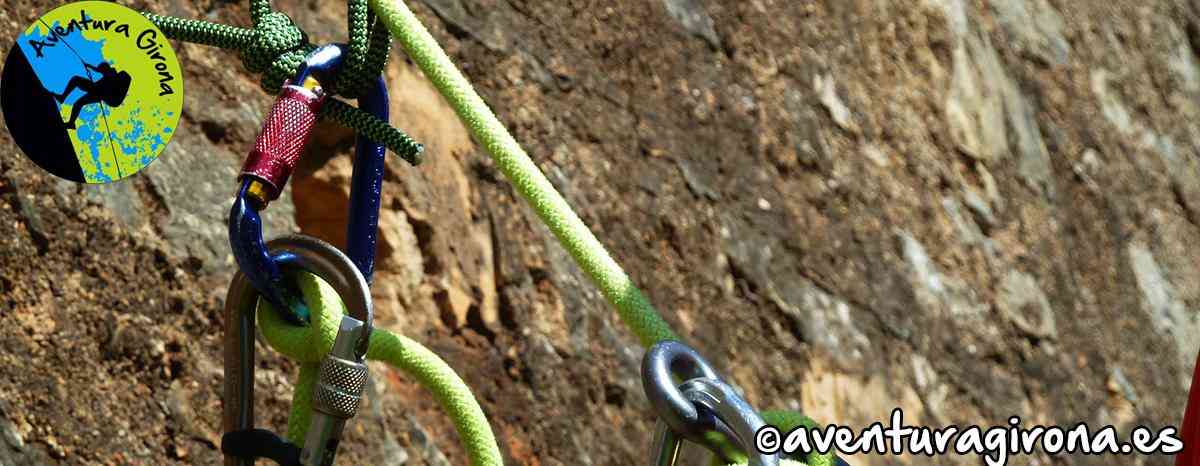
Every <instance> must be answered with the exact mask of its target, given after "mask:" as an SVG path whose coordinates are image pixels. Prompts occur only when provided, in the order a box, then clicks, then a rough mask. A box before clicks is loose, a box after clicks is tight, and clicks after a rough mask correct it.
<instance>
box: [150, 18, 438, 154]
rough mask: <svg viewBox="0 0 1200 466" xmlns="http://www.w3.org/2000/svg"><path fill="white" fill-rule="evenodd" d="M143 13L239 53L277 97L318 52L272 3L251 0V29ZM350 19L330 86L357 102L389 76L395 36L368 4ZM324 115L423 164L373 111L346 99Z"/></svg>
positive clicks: (330, 104) (171, 29) (176, 33)
mask: <svg viewBox="0 0 1200 466" xmlns="http://www.w3.org/2000/svg"><path fill="white" fill-rule="evenodd" d="M142 14H143V15H144V16H145V17H146V18H147V19H149V20H150V21H151V22H153V23H154V24H155V25H156V26H158V28H159V29H161V30H162V31H163V33H164V34H166V36H167V37H168V38H171V39H175V40H182V41H185V42H195V43H198V44H203V45H209V46H213V47H220V48H225V49H233V50H237V51H238V52H239V55H240V56H241V58H242V63H243V64H244V65H245V66H246V69H247V70H249V71H251V72H253V73H257V74H262V79H261V82H260V85H261V86H262V88H263V90H265V91H266V92H268V93H271V94H276V93H278V92H279V90H280V87H281V86H282V85H283V83H284V82H285V81H287V80H288V79H290V78H291V77H292V76H295V74H296V71H297V70H298V69H299V67H300V65H301V64H302V63H304V59H305V57H307V56H308V54H309V53H311V52H312V51H313V49H315V48H316V47H315V46H314V45H313V44H311V43H309V42H308V38H307V36H305V34H304V32H303V31H301V30H300V28H299V27H297V26H296V25H295V23H293V22H292V20H291V19H290V18H288V16H287V15H285V14H283V13H280V12H275V11H271V6H270V3H269V2H268V1H267V0H251V2H250V18H251V22H252V23H253V27H252V28H249V29H247V28H241V27H236V26H229V25H224V24H217V23H212V22H208V21H200V20H194V19H185V18H175V17H170V16H161V15H157V14H154V13H148V12H143V13H142ZM349 17H350V21H349V27H348V28H349V39H350V40H349V43H348V45H347V50H346V57H345V59H344V60H343V66H342V69H341V70H340V71H339V73H338V77H337V79H336V80H335V82H333V83H328V84H327V86H326V87H327V90H328V91H329V92H331V93H333V94H335V95H341V96H344V97H349V98H356V97H357V96H359V95H360V94H361V93H362V91H363V89H365V87H366V85H367V84H369V83H370V82H371V80H373V79H374V78H375V77H377V76H379V75H380V74H381V73H382V72H383V69H384V66H385V65H386V63H387V58H388V54H389V52H390V48H391V37H389V36H388V34H387V29H386V28H385V27H384V26H383V24H382V23H381V22H379V21H378V20H377V19H376V18H375V16H374V14H373V13H371V11H370V8H369V5H368V3H367V0H350V2H349ZM321 116H322V118H328V119H332V120H333V121H336V122H338V123H339V124H341V125H343V126H345V127H347V128H350V129H352V130H354V131H355V132H357V133H359V134H361V135H363V136H366V137H367V138H369V139H371V140H374V141H379V142H380V143H382V144H384V145H385V146H387V148H388V149H391V151H392V152H393V153H395V154H396V155H399V156H400V157H401V158H403V159H404V160H406V161H408V162H409V163H413V164H417V163H420V161H421V158H420V154H421V151H422V146H421V144H418V143H417V142H416V141H413V140H412V138H410V137H408V135H406V134H404V133H403V132H401V131H400V130H398V129H396V128H394V127H392V126H391V125H389V124H388V123H387V122H386V121H383V120H380V119H379V118H377V117H375V116H374V115H372V114H370V113H367V112H364V111H362V110H360V109H358V108H356V107H353V106H350V105H348V104H346V103H345V102H342V101H340V100H337V99H328V100H327V101H326V104H325V105H324V107H323V108H322V109H321Z"/></svg>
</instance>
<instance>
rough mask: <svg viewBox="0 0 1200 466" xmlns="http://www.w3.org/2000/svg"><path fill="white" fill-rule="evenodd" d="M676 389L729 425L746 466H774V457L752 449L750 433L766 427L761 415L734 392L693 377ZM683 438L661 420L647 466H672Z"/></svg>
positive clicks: (727, 387) (723, 384)
mask: <svg viewBox="0 0 1200 466" xmlns="http://www.w3.org/2000/svg"><path fill="white" fill-rule="evenodd" d="M679 390H680V391H681V392H682V393H683V396H684V397H685V398H687V399H688V401H690V402H692V403H694V404H695V405H696V406H698V407H703V408H704V409H706V410H708V411H710V412H712V413H713V414H714V415H715V416H716V417H717V419H720V420H721V422H723V423H725V425H727V426H729V428H730V430H731V431H733V434H734V436H733V438H732V440H734V441H735V442H736V443H737V445H738V446H739V447H741V449H742V451H745V452H746V454H747V456H749V458H750V462H749V465H748V466H778V465H779V455H778V454H766V453H760V452H759V451H758V450H757V449H756V448H755V447H754V434H755V433H757V432H758V430H759V429H762V428H763V427H765V426H766V425H767V423H766V421H764V420H763V418H762V416H759V415H758V412H757V411H755V410H754V408H752V407H750V404H749V403H746V400H745V399H743V398H742V397H741V396H740V395H738V394H737V392H736V391H734V389H733V387H731V386H729V384H727V383H725V382H722V381H720V380H715V379H707V378H695V379H691V380H688V381H687V382H684V383H683V384H682V385H680V386H679ZM683 440H684V437H682V436H681V435H679V434H678V433H676V432H675V431H674V430H672V429H671V427H670V426H668V425H667V423H666V422H663V421H662V420H661V419H660V420H659V421H658V422H657V425H656V428H655V432H654V447H653V448H654V450H653V451H654V452H655V454H654V456H653V457H652V458H651V466H675V463H676V462H677V461H678V460H679V452H680V450H681V447H682V445H683Z"/></svg>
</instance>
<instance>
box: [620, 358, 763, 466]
mask: <svg viewBox="0 0 1200 466" xmlns="http://www.w3.org/2000/svg"><path fill="white" fill-rule="evenodd" d="M675 377H680V378H682V379H684V380H685V381H684V382H683V383H682V384H679V385H676V384H675V382H674V378H675ZM642 384H643V387H644V389H645V390H646V397H647V398H648V399H649V400H650V404H651V405H652V406H653V407H654V409H655V411H656V413H657V414H658V416H659V420H658V422H657V423H656V427H655V434H654V447H653V448H654V450H653V452H654V454H653V456H652V457H651V465H652V466H674V465H675V463H676V462H677V461H678V459H679V453H680V448H681V446H682V443H683V441H684V440H689V441H691V442H694V443H698V444H701V445H703V446H705V447H706V448H708V449H710V450H712V451H713V452H714V453H716V454H720V452H718V451H717V450H716V447H715V446H714V445H711V444H709V443H708V442H707V441H706V439H705V437H704V435H705V434H706V433H709V432H719V433H720V434H722V435H723V436H724V437H725V438H727V439H730V440H732V441H733V442H735V443H736V444H737V445H738V446H739V447H741V449H742V450H743V451H745V452H746V453H747V455H748V456H749V457H750V466H777V465H778V464H779V456H778V455H768V454H763V453H759V452H758V451H757V449H755V448H754V435H755V433H757V432H758V430H759V429H761V428H762V427H764V426H765V425H766V422H765V421H763V419H762V417H761V416H759V414H758V412H757V411H755V410H754V408H752V407H751V406H750V404H749V403H747V402H746V400H745V399H743V398H742V397H741V396H740V395H738V394H737V391H735V390H734V389H733V387H731V386H729V384H726V383H725V382H723V381H721V378H720V376H718V375H717V372H716V370H715V369H714V368H713V367H712V365H710V364H709V363H708V361H706V360H705V359H704V357H703V356H701V355H700V353H699V352H697V351H696V350H695V349H693V348H692V347H690V346H688V345H685V344H683V343H681V342H678V341H663V342H660V343H658V344H655V345H654V346H652V347H650V349H649V350H647V351H646V355H645V357H644V358H643V359H642Z"/></svg>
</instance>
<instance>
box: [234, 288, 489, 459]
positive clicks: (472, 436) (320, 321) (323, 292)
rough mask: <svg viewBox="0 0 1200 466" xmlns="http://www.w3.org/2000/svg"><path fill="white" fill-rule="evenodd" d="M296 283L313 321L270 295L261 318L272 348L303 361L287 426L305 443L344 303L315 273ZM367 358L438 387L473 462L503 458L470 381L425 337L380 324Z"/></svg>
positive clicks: (293, 437) (439, 397)
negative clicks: (292, 318) (286, 315)
mask: <svg viewBox="0 0 1200 466" xmlns="http://www.w3.org/2000/svg"><path fill="white" fill-rule="evenodd" d="M296 284H297V285H299V287H300V291H301V293H303V295H304V302H305V303H307V304H308V307H309V310H310V311H312V316H311V321H310V324H309V325H308V326H304V327H300V326H296V325H292V324H290V323H288V322H286V321H284V320H283V319H282V318H281V317H280V316H279V314H278V313H276V312H275V311H274V310H272V309H271V308H270V306H271V305H270V304H268V303H267V302H266V300H261V301H260V302H259V310H258V324H259V326H260V327H261V328H262V334H263V337H265V338H266V340H267V343H269V344H270V345H271V347H272V348H274V349H275V350H276V351H279V352H280V353H282V354H284V355H285V356H288V357H289V358H292V359H294V360H297V361H300V362H301V363H302V365H301V366H300V375H299V377H298V380H297V381H296V390H295V392H294V393H293V394H292V413H291V415H290V416H289V417H288V431H287V432H288V433H287V437H288V440H289V441H291V442H294V443H300V442H302V441H303V439H304V436H305V434H306V433H307V429H308V424H309V419H310V417H311V415H312V390H313V385H314V383H315V382H316V380H317V372H318V363H319V362H320V360H321V358H323V357H324V356H325V354H326V353H328V352H329V350H330V348H332V347H333V340H334V338H336V337H337V329H338V323H339V322H341V318H342V314H343V313H345V307H344V305H343V304H342V301H341V298H340V297H338V294H337V291H336V290H334V289H333V287H332V286H330V285H329V284H328V283H325V281H323V280H321V279H320V278H318V277H317V276H316V275H313V274H310V273H300V274H297V275H296ZM367 359H373V360H378V361H384V362H386V363H388V364H390V365H391V366H393V367H395V368H397V369H400V370H401V371H403V372H404V373H406V374H408V375H409V376H411V377H413V378H414V379H416V381H417V383H419V384H420V385H421V386H423V387H425V388H426V389H428V390H429V391H430V392H431V393H433V396H434V398H435V399H437V402H438V404H440V405H441V406H442V408H443V409H445V410H446V412H447V414H448V415H449V417H450V420H451V421H452V422H453V423H454V427H455V429H456V430H457V431H458V435H459V437H460V439H461V440H462V442H463V444H464V445H465V447H466V448H465V449H466V452H467V456H468V457H470V459H471V464H473V465H476V466H498V465H501V464H503V459H502V458H501V456H500V447H499V445H497V443H496V437H495V436H494V435H493V433H492V429H491V426H490V425H489V424H488V421H487V417H486V416H485V415H484V413H483V409H482V408H480V406H479V403H478V402H477V401H476V400H475V397H474V395H472V394H471V389H470V387H468V386H467V384H466V383H465V382H463V380H462V378H460V377H459V376H458V374H456V373H455V372H454V369H452V368H451V367H450V366H449V365H447V364H446V363H445V361H442V360H441V359H440V358H438V356H437V355H436V354H434V353H433V352H432V351H429V349H427V348H425V347H424V346H421V344H420V343H417V342H415V341H413V340H410V339H408V338H405V337H403V336H400V335H396V334H394V333H392V332H389V331H387V330H383V329H380V328H376V329H375V331H374V332H373V333H372V334H371V346H370V348H369V349H368V350H367Z"/></svg>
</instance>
